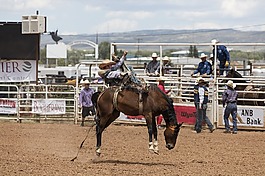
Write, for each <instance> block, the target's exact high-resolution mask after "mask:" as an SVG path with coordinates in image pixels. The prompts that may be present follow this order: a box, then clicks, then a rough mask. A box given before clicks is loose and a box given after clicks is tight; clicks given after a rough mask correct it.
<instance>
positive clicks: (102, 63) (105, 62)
mask: <svg viewBox="0 0 265 176" xmlns="http://www.w3.org/2000/svg"><path fill="white" fill-rule="evenodd" d="M115 64H116V62H114V61H111V60H109V59H106V60H103V61H102V62H101V63H100V64H99V66H98V67H99V68H100V69H105V67H106V66H109V65H115Z"/></svg>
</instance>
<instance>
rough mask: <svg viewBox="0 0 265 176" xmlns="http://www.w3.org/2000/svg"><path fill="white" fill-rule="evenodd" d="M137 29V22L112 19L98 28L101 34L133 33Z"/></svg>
mask: <svg viewBox="0 0 265 176" xmlns="http://www.w3.org/2000/svg"><path fill="white" fill-rule="evenodd" d="M136 27H137V22H136V21H132V20H124V19H111V20H109V21H106V22H104V23H102V24H100V25H98V26H97V30H96V31H98V32H99V33H108V32H122V31H132V30H135V29H136Z"/></svg>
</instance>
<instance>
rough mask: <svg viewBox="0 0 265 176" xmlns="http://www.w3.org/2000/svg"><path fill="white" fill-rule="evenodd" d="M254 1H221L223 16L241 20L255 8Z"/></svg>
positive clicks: (255, 3)
mask: <svg viewBox="0 0 265 176" xmlns="http://www.w3.org/2000/svg"><path fill="white" fill-rule="evenodd" d="M257 2H258V1H255V0H244V1H242V0H223V1H222V4H221V10H222V12H223V13H224V14H226V15H228V16H231V17H234V18H242V17H244V16H247V15H248V13H250V12H251V11H252V10H255V7H256V6H257Z"/></svg>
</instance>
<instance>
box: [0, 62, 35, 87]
mask: <svg viewBox="0 0 265 176" xmlns="http://www.w3.org/2000/svg"><path fill="white" fill-rule="evenodd" d="M24 81H36V61H35V60H1V61H0V82H24Z"/></svg>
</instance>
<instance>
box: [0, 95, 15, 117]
mask: <svg viewBox="0 0 265 176" xmlns="http://www.w3.org/2000/svg"><path fill="white" fill-rule="evenodd" d="M16 107H17V101H16V100H10V99H4V98H1V99H0V114H16V113H17V108H16Z"/></svg>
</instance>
